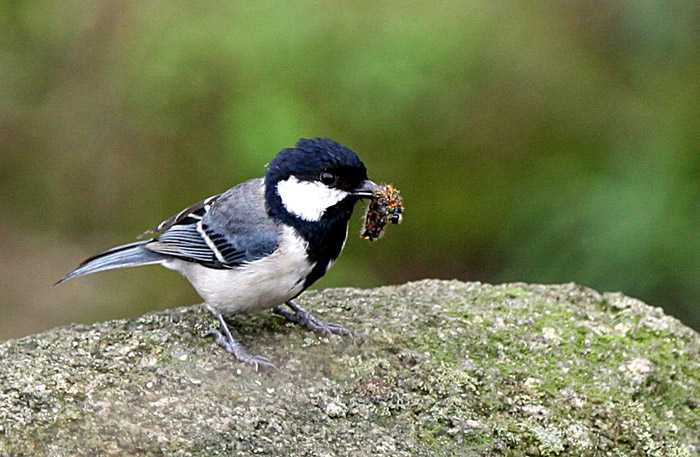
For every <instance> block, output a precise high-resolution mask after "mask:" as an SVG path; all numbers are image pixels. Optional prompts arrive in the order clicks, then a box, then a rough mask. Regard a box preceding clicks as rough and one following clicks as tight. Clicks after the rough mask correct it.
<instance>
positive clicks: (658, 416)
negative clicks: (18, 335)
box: [0, 280, 700, 457]
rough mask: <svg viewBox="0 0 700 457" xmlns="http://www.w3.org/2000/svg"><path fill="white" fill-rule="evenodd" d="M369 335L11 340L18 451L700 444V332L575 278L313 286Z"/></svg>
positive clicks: (508, 450) (6, 434)
mask: <svg viewBox="0 0 700 457" xmlns="http://www.w3.org/2000/svg"><path fill="white" fill-rule="evenodd" d="M300 304H302V305H303V306H306V307H308V308H309V309H312V310H314V311H315V314H316V315H317V316H318V317H320V318H322V319H327V320H331V321H334V322H337V323H339V324H341V325H343V326H345V327H346V328H348V329H351V330H352V331H353V332H354V335H355V336H354V338H353V339H339V338H336V337H333V338H331V339H327V338H322V337H319V336H316V335H314V334H310V333H308V332H305V331H303V330H301V329H299V328H296V327H293V326H292V325H290V324H286V323H284V321H282V320H281V319H279V318H278V317H276V316H273V315H271V314H270V315H267V314H263V315H247V316H237V317H235V318H233V319H232V329H233V330H234V331H235V332H236V334H238V335H240V336H241V338H240V339H241V341H242V342H243V343H244V344H245V345H246V346H247V347H248V349H249V350H251V351H252V352H254V353H259V354H263V355H265V356H268V357H269V358H270V359H272V360H273V361H274V362H275V363H276V364H277V365H278V366H279V368H280V370H279V371H278V372H274V373H264V374H260V373H255V372H254V371H253V370H252V369H251V368H250V367H247V366H244V365H241V364H239V363H237V362H236V361H235V360H234V359H233V358H232V357H231V356H229V355H228V354H226V353H225V352H223V351H222V350H221V349H220V348H218V347H217V346H216V345H215V344H214V343H213V341H212V340H211V339H209V338H205V334H206V333H207V331H208V330H210V328H212V327H213V326H214V325H215V324H214V321H213V319H212V318H211V317H210V316H209V315H208V314H207V312H206V311H204V310H203V309H202V308H201V307H199V306H196V307H188V308H178V309H172V310H169V311H165V312H159V313H152V314H147V315H145V316H143V317H141V318H139V319H136V320H134V321H126V320H118V321H111V322H106V323H102V324H96V325H92V326H78V325H75V326H70V327H66V328H59V329H54V330H51V331H49V332H45V333H42V334H39V335H33V336H29V337H26V338H23V339H19V340H13V341H8V342H5V343H2V344H0V366H1V369H0V456H2V457H4V456H22V455H26V456H52V457H53V456H69V455H115V456H116V455H119V456H125V455H139V456H143V455H158V456H160V455H164V456H210V455H227V456H228V455H251V454H256V455H290V456H341V455H348V456H349V455H352V456H370V455H371V456H376V455H391V456H397V455H398V456H401V455H405V456H428V455H430V456H452V455H474V456H478V455H483V456H491V455H513V456H520V455H534V456H537V455H541V456H556V455H581V456H597V455H613V456H615V455H617V456H659V457H660V456H694V455H698V454H699V453H700V433H698V424H700V336H699V335H698V334H697V333H695V332H693V331H692V330H690V329H688V328H686V327H684V326H683V325H682V324H680V323H679V322H678V321H677V320H675V319H673V318H671V317H669V316H666V315H664V314H663V313H662V311H661V310H660V309H658V308H652V307H650V306H647V305H645V304H643V303H641V302H639V301H638V300H634V299H631V298H629V297H625V296H623V295H621V294H602V295H601V294H599V293H597V292H595V291H592V290H590V289H586V288H583V287H580V286H577V285H574V284H566V285H558V286H542V285H526V284H506V285H500V286H492V285H488V284H479V283H463V282H459V281H437V280H426V281H420V282H415V283H410V284H406V285H402V286H396V287H393V286H392V287H382V288H377V289H371V290H357V289H332V290H326V291H323V292H311V293H307V294H305V295H304V296H303V297H302V299H301V300H300Z"/></svg>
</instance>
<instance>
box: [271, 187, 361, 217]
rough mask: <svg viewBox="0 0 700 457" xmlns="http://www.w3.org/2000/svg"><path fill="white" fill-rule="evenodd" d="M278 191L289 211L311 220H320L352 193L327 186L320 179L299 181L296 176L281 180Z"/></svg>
mask: <svg viewBox="0 0 700 457" xmlns="http://www.w3.org/2000/svg"><path fill="white" fill-rule="evenodd" d="M277 193H278V194H279V196H280V198H281V199H282V204H284V207H285V208H286V210H287V211H289V212H290V213H292V214H294V215H295V216H297V217H300V218H301V219H304V220H306V221H310V222H315V221H318V220H320V219H321V217H322V216H323V213H324V212H325V211H326V210H327V209H328V208H330V207H331V206H333V205H335V204H337V203H339V202H340V201H342V200H343V199H344V198H345V197H347V196H348V195H350V194H348V193H347V192H345V191H344V190H340V189H331V188H329V187H326V186H324V185H323V184H321V183H320V182H318V181H314V182H310V181H299V180H298V179H297V178H295V177H294V176H292V177H290V178H289V179H286V180H284V181H280V182H279V183H278V184H277Z"/></svg>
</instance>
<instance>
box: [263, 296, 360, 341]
mask: <svg viewBox="0 0 700 457" xmlns="http://www.w3.org/2000/svg"><path fill="white" fill-rule="evenodd" d="M286 305H287V306H289V308H291V310H292V311H294V312H290V311H287V310H286V309H284V308H282V305H280V306H276V307H274V308H272V312H273V313H275V314H279V315H280V316H283V317H285V318H286V319H287V320H288V321H290V322H294V323H295V324H298V325H301V326H302V327H304V328H306V329H308V330H311V331H312V332H316V333H320V334H321V335H323V336H328V335H331V334H332V335H340V336H352V334H351V333H350V332H349V331H347V330H345V329H344V328H343V327H341V326H340V325H337V324H331V323H329V322H323V321H320V320H318V319H316V318H315V317H313V316H312V315H311V314H310V313H309V312H308V311H307V310H305V309H304V308H302V307H301V306H299V305H297V304H295V303H294V302H293V301H291V300H290V301H288V302H287V303H286Z"/></svg>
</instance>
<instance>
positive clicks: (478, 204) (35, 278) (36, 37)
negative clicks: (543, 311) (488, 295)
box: [0, 0, 700, 339]
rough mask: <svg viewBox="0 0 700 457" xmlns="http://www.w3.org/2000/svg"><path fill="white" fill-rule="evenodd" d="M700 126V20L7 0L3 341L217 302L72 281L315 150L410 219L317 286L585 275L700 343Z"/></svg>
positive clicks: (1, 124) (94, 279)
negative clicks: (341, 153) (362, 174)
mask: <svg viewBox="0 0 700 457" xmlns="http://www.w3.org/2000/svg"><path fill="white" fill-rule="evenodd" d="M699 126H700V4H699V3H698V2H697V1H691V0H688V1H682V0H681V1H669V2H651V1H648V0H630V1H621V0H606V1H600V0H593V1H591V0H586V1H583V0H579V1H561V2H556V1H542V2H532V1H525V0H522V1H517V0H516V1H493V0H490V1H480V2H475V1H464V2H440V1H425V0H424V1H421V2H406V1H396V0H393V1H382V2H342V1H326V2H321V1H297V2H259V1H257V2H233V1H229V2H224V1H217V2H199V1H181V0H168V1H158V0H149V1H146V2H144V1H119V2H113V1H90V0H83V1H77V0H63V1H61V2H49V1H32V0H22V1H9V0H8V1H4V2H2V3H0V154H1V155H0V173H1V175H0V179H1V183H0V205H1V207H0V208H1V210H2V216H3V217H2V219H0V237H1V241H0V243H1V244H0V258H1V259H2V268H1V270H0V281H1V284H0V339H5V338H11V337H17V336H21V335H25V334H28V333H32V332H36V331H40V330H44V329H47V328H50V327H53V326H56V325H63V324H68V323H70V322H93V321H101V320H106V319H110V318H116V317H129V316H136V315H139V314H141V313H144V312H146V311H149V310H155V309H162V308H167V307H172V306H179V305H187V304H192V303H197V302H199V299H198V297H197V296H196V294H195V293H194V292H193V291H192V290H191V289H190V287H189V285H188V284H187V282H186V281H185V280H184V279H181V278H179V277H177V274H176V273H174V272H171V271H167V270H165V269H161V268H157V267H144V268H140V269H132V270H120V271H115V272H107V273H102V274H100V275H96V276H90V277H85V278H81V279H79V280H75V281H71V282H69V283H66V284H64V285H62V286H61V287H57V288H52V287H51V284H52V283H53V282H55V281H56V280H57V279H59V278H60V277H62V276H63V275H64V274H65V273H67V272H68V271H70V270H71V269H72V268H74V267H75V266H76V265H77V264H78V263H79V262H80V261H82V260H83V259H84V258H85V257H87V256H89V255H92V254H95V253H97V252H99V251H101V250H103V249H106V248H108V247H111V246H114V245H116V244H120V243H126V242H129V241H132V240H133V239H134V237H135V236H136V235H138V234H139V233H141V232H142V231H144V230H145V229H148V228H150V227H152V226H154V225H155V224H157V223H158V222H159V221H161V220H162V219H165V218H167V217H168V216H170V215H172V214H174V213H175V212H177V211H179V210H180V209H182V208H183V207H185V206H187V205H189V204H191V203H193V202H195V201H197V200H199V199H201V198H203V197H206V196H209V195H212V194H215V193H219V192H221V191H223V190H225V189H227V188H228V187H230V186H232V185H233V184H235V183H238V182H240V181H242V180H245V179H247V178H251V177H256V176H260V175H262V174H263V173H264V166H265V164H266V163H267V162H268V161H269V160H270V159H271V158H272V157H273V156H274V154H275V153H276V152H277V151H278V150H279V149H281V148H283V147H289V146H292V145H293V144H294V142H295V141H296V140H297V139H298V138H300V137H313V136H323V137H329V138H333V139H335V140H337V141H340V142H341V143H344V144H345V145H347V146H349V147H351V148H352V149H354V150H355V151H357V152H358V153H359V155H360V156H361V157H362V158H363V160H364V161H365V163H366V164H367V166H368V168H369V171H370V177H372V178H373V179H375V180H378V181H383V182H391V183H393V184H395V185H396V186H397V187H398V188H399V189H401V191H402V194H403V196H404V199H405V203H406V207H407V211H406V214H405V221H404V224H403V225H401V226H398V227H396V226H391V227H389V228H388V233H387V236H386V237H385V238H384V239H382V240H381V241H379V242H377V243H375V244H370V243H367V242H365V241H362V240H360V239H359V237H357V236H351V237H350V239H349V240H348V243H347V247H346V250H345V253H344V256H343V258H342V259H341V261H340V262H338V263H337V265H336V266H335V268H334V269H333V271H332V272H331V273H330V274H329V275H328V276H326V277H325V278H324V279H323V280H321V281H320V282H319V283H318V284H317V286H316V287H331V286H375V285H380V284H388V283H400V282H404V281H407V280H412V279H418V278H426V277H440V278H459V279H464V280H479V281H488V282H503V281H528V282H539V283H559V282H569V281H575V282H577V283H581V284H584V285H587V286H590V287H594V288H596V289H599V290H605V291H618V290H619V291H623V292H624V293H626V294H629V295H632V296H636V297H638V298H641V299H643V300H645V301H647V302H648V303H650V304H653V305H656V306H662V307H663V308H664V309H665V310H666V311H667V312H669V313H671V314H674V315H675V316H677V317H679V318H680V319H681V320H683V321H684V322H685V323H687V324H689V325H691V326H694V327H695V328H700V313H699V312H698V307H699V306H700V254H699V253H700V216H699V215H700V128H699ZM361 216H362V209H361V208H358V211H357V212H356V215H355V216H354V218H353V221H352V223H351V229H352V231H353V232H355V233H359V230H360V226H361Z"/></svg>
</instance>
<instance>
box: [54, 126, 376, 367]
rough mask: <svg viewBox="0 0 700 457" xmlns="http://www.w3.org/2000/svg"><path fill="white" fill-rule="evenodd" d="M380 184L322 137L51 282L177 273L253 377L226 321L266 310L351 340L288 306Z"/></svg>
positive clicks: (262, 360) (327, 262) (260, 359)
mask: <svg viewBox="0 0 700 457" xmlns="http://www.w3.org/2000/svg"><path fill="white" fill-rule="evenodd" d="M378 189H379V186H378V185H377V184H376V183H375V182H373V181H372V180H370V179H369V178H368V177H367V169H366V167H365V165H364V163H363V162H362V160H360V158H359V157H358V156H357V154H356V153H355V152H353V151H352V150H351V149H349V148H347V147H346V146H343V145H341V144H340V143H337V142H335V141H333V140H330V139H327V138H312V139H303V138H302V139H300V140H299V141H297V143H296V144H295V146H294V147H293V148H285V149H282V150H281V151H280V152H279V153H278V154H277V155H276V156H275V157H274V158H273V159H272V160H271V161H270V162H269V164H268V165H267V168H266V171H265V174H264V176H263V177H260V178H254V179H250V180H247V181H244V182H242V183H240V184H238V185H236V186H234V187H232V188H230V189H229V190H227V191H225V192H223V193H221V194H218V195H214V196H211V197H208V198H205V199H203V200H201V201H199V202H197V203H195V204H193V205H192V206H189V207H188V208H186V209H184V210H182V211H180V212H179V213H177V214H176V215H174V216H173V217H171V218H169V219H166V220H165V221H163V222H161V223H160V224H158V225H157V226H156V227H155V228H153V229H151V230H148V231H146V232H144V233H143V234H141V236H140V237H139V238H146V237H148V239H143V240H142V241H137V242H133V243H129V244H124V245H121V246H117V247H114V248H112V249H109V250H107V251H104V252H102V253H100V254H97V255H95V256H93V257H90V258H88V259H87V260H85V261H83V262H82V263H81V264H80V265H79V266H78V267H77V268H76V269H75V270H73V271H71V272H70V273H68V274H67V275H66V276H65V277H64V278H62V279H61V280H59V281H58V282H57V283H56V284H60V283H63V282H65V281H67V280H69V279H73V278H76V277H78V276H83V275H87V274H91V273H96V272H99V271H105V270H112V269H115V268H126V267H135V266H141V265H152V264H159V265H162V266H163V267H165V268H168V269H171V270H175V271H177V272H179V273H181V274H182V275H183V276H184V277H185V278H186V279H187V280H188V281H189V282H190V284H191V285H192V286H193V288H194V289H195V290H196V291H197V293H198V294H199V295H200V296H201V297H202V299H203V300H204V305H205V307H206V308H207V309H208V310H209V311H210V312H211V313H212V314H213V315H214V317H215V318H216V320H217V321H218V326H219V328H218V329H217V330H212V331H211V332H209V333H210V334H211V335H213V336H214V337H215V341H216V342H217V343H218V344H219V345H220V346H221V347H223V348H224V349H225V350H226V351H227V352H229V353H231V354H233V356H235V358H236V359H237V360H238V361H240V362H243V363H245V364H248V365H251V366H253V367H254V368H255V370H256V371H257V370H267V369H276V366H275V365H274V364H273V363H272V362H271V361H270V360H269V359H268V358H266V357H264V356H261V355H254V354H251V353H250V352H248V351H247V350H246V348H245V347H244V346H243V345H242V344H241V343H240V342H239V341H238V340H237V339H236V338H235V337H234V336H233V334H232V333H231V330H230V329H229V327H228V325H227V323H226V319H225V318H226V317H229V316H231V315H235V314H239V313H246V312H253V311H259V310H264V309H272V311H273V313H275V314H277V315H280V316H282V317H284V318H286V319H287V320H289V321H291V322H294V323H296V324H298V325H300V326H302V327H305V328H306V329H308V330H311V331H314V332H316V333H319V334H322V335H331V334H336V335H340V336H349V335H351V334H350V332H349V331H348V330H346V329H345V328H343V327H341V326H339V325H336V324H333V323H326V322H323V321H321V320H318V319H317V318H315V317H314V316H313V315H312V314H311V313H310V312H309V311H307V310H306V309H304V308H302V307H301V306H299V305H297V304H296V303H295V302H294V301H293V300H294V299H295V298H297V297H298V296H299V295H300V294H301V293H302V292H304V291H305V290H306V289H308V288H309V287H310V286H311V285H312V284H314V283H315V282H316V281H317V280H319V279H320V278H321V277H322V276H324V275H325V274H326V273H327V272H328V271H329V270H330V268H331V267H332V266H333V264H334V263H335V261H336V260H337V259H338V257H339V256H340V253H341V251H342V250H343V248H344V246H345V242H346V240H347V235H348V222H349V220H350V218H351V216H352V213H353V208H354V206H355V204H356V203H357V202H358V201H359V200H360V199H365V198H372V196H373V195H374V194H375V192H376V191H377V190H378Z"/></svg>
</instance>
